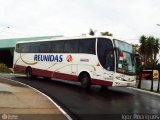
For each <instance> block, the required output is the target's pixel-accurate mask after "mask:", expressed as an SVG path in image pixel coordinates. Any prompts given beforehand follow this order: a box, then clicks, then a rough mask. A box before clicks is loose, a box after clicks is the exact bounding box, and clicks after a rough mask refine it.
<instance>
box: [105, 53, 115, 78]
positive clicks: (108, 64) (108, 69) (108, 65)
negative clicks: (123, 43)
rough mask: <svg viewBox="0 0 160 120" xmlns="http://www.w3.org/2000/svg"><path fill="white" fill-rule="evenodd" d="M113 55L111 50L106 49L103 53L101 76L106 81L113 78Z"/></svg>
mask: <svg viewBox="0 0 160 120" xmlns="http://www.w3.org/2000/svg"><path fill="white" fill-rule="evenodd" d="M114 69H115V57H114V51H113V50H106V51H105V54H104V69H103V78H104V80H107V81H112V80H113V79H114Z"/></svg>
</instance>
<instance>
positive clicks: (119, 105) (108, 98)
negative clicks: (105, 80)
mask: <svg viewBox="0 0 160 120" xmlns="http://www.w3.org/2000/svg"><path fill="white" fill-rule="evenodd" d="M0 76H3V77H4V75H0ZM5 77H7V78H10V79H13V80H15V81H20V82H22V83H25V84H28V85H30V86H32V87H34V88H36V89H38V90H40V91H41V92H43V93H45V94H46V95H48V96H49V97H51V98H52V99H53V100H54V101H55V102H56V103H58V104H59V105H60V106H61V107H62V108H63V109H64V110H65V111H66V112H67V113H68V114H69V115H70V116H71V117H72V118H73V119H78V120H106V119H108V120H112V119H115V120H116V119H117V120H123V119H125V118H126V119H127V118H128V119H129V118H131V119H133V118H135V119H138V117H139V118H142V117H158V118H159V119H160V116H157V114H160V96H155V95H151V94H147V93H143V92H138V91H136V90H133V89H130V88H124V87H115V88H113V87H109V88H108V89H101V88H100V87H99V86H92V87H91V88H90V89H89V90H84V89H82V88H81V87H80V85H79V84H78V83H73V82H65V81H56V80H45V79H43V78H34V79H30V80H28V79H26V78H25V77H20V76H19V77H18V76H14V75H11V76H9V75H5ZM148 115H150V116H148ZM154 115H155V116H154Z"/></svg>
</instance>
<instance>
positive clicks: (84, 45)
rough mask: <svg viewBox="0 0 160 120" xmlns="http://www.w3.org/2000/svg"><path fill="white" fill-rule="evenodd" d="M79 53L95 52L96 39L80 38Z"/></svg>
mask: <svg viewBox="0 0 160 120" xmlns="http://www.w3.org/2000/svg"><path fill="white" fill-rule="evenodd" d="M79 53H88V54H95V39H84V40H80V41H79Z"/></svg>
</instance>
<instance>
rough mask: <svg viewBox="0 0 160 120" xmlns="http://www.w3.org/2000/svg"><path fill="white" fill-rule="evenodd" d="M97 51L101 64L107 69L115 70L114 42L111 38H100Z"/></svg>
mask: <svg viewBox="0 0 160 120" xmlns="http://www.w3.org/2000/svg"><path fill="white" fill-rule="evenodd" d="M97 53H98V59H99V62H100V63H101V65H102V66H103V67H104V68H105V69H107V70H110V71H114V66H115V63H114V62H115V60H114V50H113V44H112V42H111V40H109V39H106V38H99V39H98V44H97Z"/></svg>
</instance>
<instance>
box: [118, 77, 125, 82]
mask: <svg viewBox="0 0 160 120" xmlns="http://www.w3.org/2000/svg"><path fill="white" fill-rule="evenodd" d="M116 78H117V79H118V80H121V81H127V80H125V79H124V78H122V77H116Z"/></svg>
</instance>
